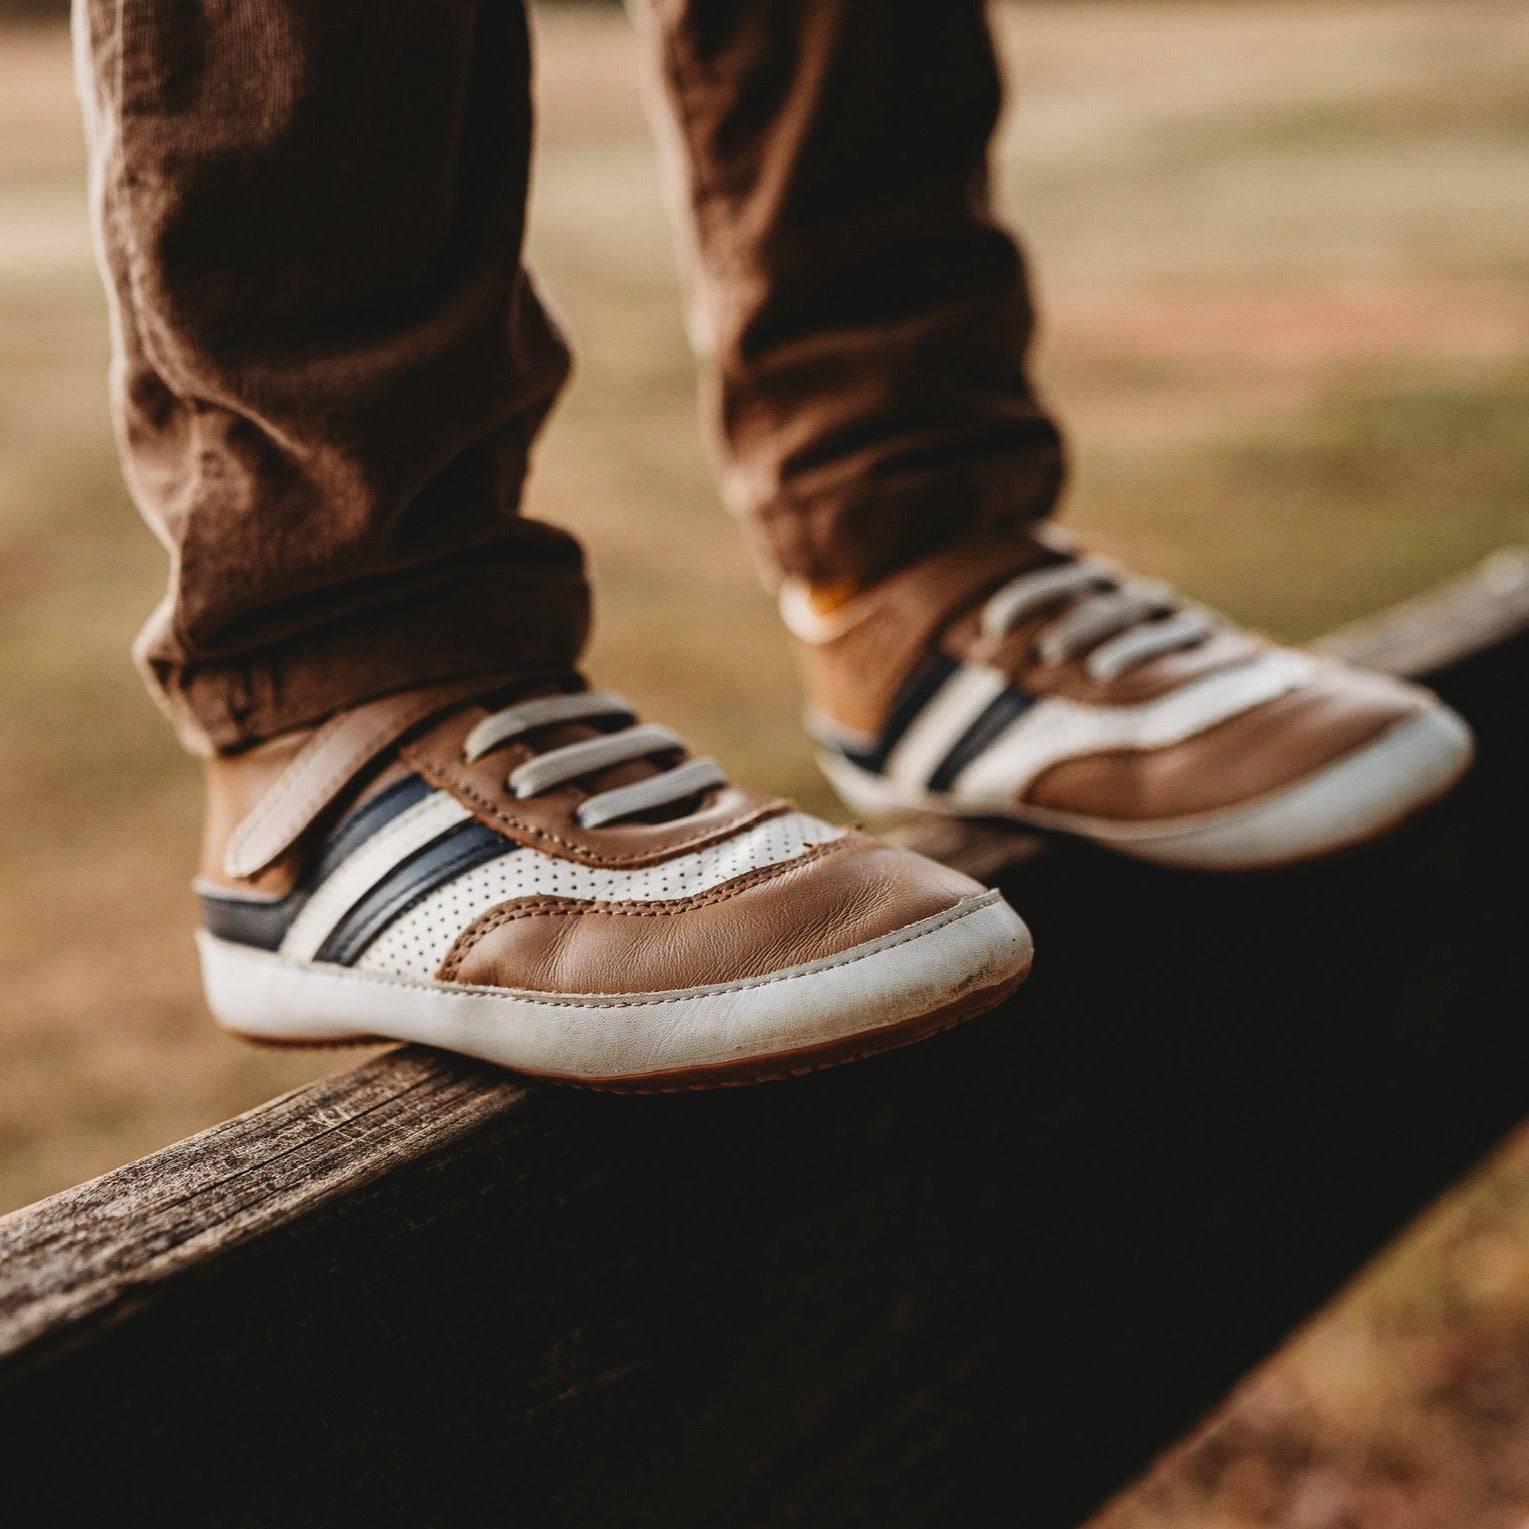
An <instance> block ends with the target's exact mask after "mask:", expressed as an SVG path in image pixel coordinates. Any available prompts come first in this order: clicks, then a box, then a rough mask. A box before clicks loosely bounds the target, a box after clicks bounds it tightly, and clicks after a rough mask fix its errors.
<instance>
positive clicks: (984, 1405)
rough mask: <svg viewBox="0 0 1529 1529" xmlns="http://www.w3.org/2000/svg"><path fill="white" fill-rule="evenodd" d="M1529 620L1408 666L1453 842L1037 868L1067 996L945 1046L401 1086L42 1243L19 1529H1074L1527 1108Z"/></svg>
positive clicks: (79, 1210)
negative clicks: (726, 1080)
mask: <svg viewBox="0 0 1529 1529" xmlns="http://www.w3.org/2000/svg"><path fill="white" fill-rule="evenodd" d="M1503 566H1505V565H1499V571H1498V573H1497V574H1495V575H1493V576H1492V577H1493V580H1494V581H1495V582H1493V584H1492V588H1493V589H1494V590H1497V591H1499V592H1500V591H1501V589H1502V587H1503V585H1502V582H1501V568H1502V567H1503ZM1520 594H1521V592H1520ZM1520 594H1515V595H1513V596H1512V597H1511V598H1508V599H1507V600H1505V601H1504V602H1498V603H1497V604H1495V605H1493V609H1492V613H1491V614H1490V617H1488V616H1487V615H1485V614H1484V613H1483V604H1484V602H1483V601H1482V600H1480V599H1477V598H1475V597H1468V598H1467V597H1462V596H1461V594H1460V591H1459V590H1458V589H1457V590H1456V591H1455V592H1453V593H1451V594H1450V596H1449V598H1448V599H1447V600H1445V601H1444V602H1442V603H1441V604H1438V605H1436V606H1434V607H1432V610H1433V614H1432V615H1430V614H1429V608H1428V607H1427V606H1419V607H1416V608H1414V609H1412V610H1411V611H1410V612H1409V613H1407V615H1406V617H1405V620H1402V619H1401V618H1398V619H1397V620H1396V621H1392V622H1389V623H1381V624H1380V625H1377V626H1374V627H1372V628H1371V629H1370V630H1371V631H1372V632H1375V633H1380V632H1386V631H1390V632H1391V633H1392V634H1393V637H1392V638H1390V639H1388V642H1389V643H1390V646H1389V647H1387V648H1386V652H1387V653H1389V654H1390V656H1391V659H1392V661H1393V662H1400V661H1401V660H1400V659H1399V658H1398V655H1403V656H1405V655H1407V654H1411V655H1414V657H1411V658H1406V664H1407V665H1409V666H1410V665H1413V664H1415V663H1416V662H1418V661H1419V660H1418V659H1417V658H1416V655H1418V654H1424V655H1427V670H1428V675H1429V677H1430V678H1432V679H1433V680H1435V681H1436V682H1437V683H1438V684H1439V686H1440V687H1441V689H1442V690H1443V691H1444V693H1445V694H1446V695H1447V696H1448V697H1449V698H1450V699H1451V700H1453V701H1454V702H1455V703H1456V704H1457V705H1458V706H1460V707H1461V709H1462V710H1463V711H1464V712H1465V714H1466V715H1467V716H1468V717H1469V718H1470V719H1471V720H1472V721H1473V722H1474V723H1475V725H1476V726H1477V728H1478V731H1479V733H1480V735H1481V743H1482V760H1481V764H1480V765H1479V767H1478V768H1477V770H1476V771H1475V772H1474V773H1473V775H1472V777H1471V778H1470V779H1469V781H1468V782H1467V783H1466V785H1465V787H1464V788H1463V789H1462V790H1461V791H1460V792H1459V793H1458V794H1457V795H1456V796H1455V797H1454V798H1453V799H1452V800H1451V801H1450V802H1448V803H1446V804H1445V805H1444V806H1443V807H1442V808H1441V809H1439V810H1437V811H1435V812H1433V813H1431V814H1429V815H1428V816H1427V817H1426V818H1424V819H1423V820H1421V821H1420V822H1419V823H1417V824H1416V825H1414V826H1413V827H1412V828H1410V829H1409V830H1408V831H1406V832H1405V833H1403V834H1401V835H1398V836H1397V837H1395V838H1393V839H1392V840H1390V841H1388V842H1387V843H1385V844H1382V845H1377V846H1374V847H1371V848H1369V849H1366V850H1364V851H1361V852H1356V853H1354V854H1351V855H1349V856H1346V857H1343V858H1341V859H1338V860H1334V861H1331V862H1328V863H1327V864H1324V865H1318V866H1310V867H1303V868H1297V869H1293V870H1290V871H1285V872H1281V873H1278V874H1276V875H1266V876H1257V877H1251V876H1250V877H1196V876H1192V875H1187V874H1181V873H1174V872H1168V871H1163V870H1158V869H1154V868H1152V867H1149V866H1142V865H1132V864H1129V863H1126V862H1122V861H1119V860H1116V859H1112V858H1110V857H1107V856H1105V855H1102V854H1098V853H1093V852H1090V851H1088V850H1086V849H1082V848H1078V847H1061V848H1057V849H1054V850H1048V851H1047V852H1046V853H1045V854H1041V855H1035V856H1032V857H1031V858H1029V859H1027V860H1026V861H1024V862H1023V863H1022V864H1020V865H1018V866H1017V867H1015V868H1014V870H1013V871H1012V873H1011V874H1010V875H1009V876H1008V878H1007V879H1006V880H1005V882H1004V885H1005V887H1006V890H1007V891H1008V892H1009V894H1010V896H1011V898H1012V899H1013V901H1014V902H1015V904H1016V906H1018V907H1019V908H1020V909H1021V910H1022V911H1023V912H1024V913H1025V915H1026V917H1027V918H1028V919H1029V920H1030V922H1031V923H1032V925H1033V927H1034V929H1035V932H1036V936H1037V945H1038V949H1039V951H1040V957H1039V960H1038V963H1037V969H1036V974H1035V976H1034V977H1033V978H1032V980H1031V982H1030V983H1029V984H1028V985H1027V987H1026V988H1025V989H1024V990H1023V991H1022V992H1021V993H1020V994H1019V996H1018V998H1017V999H1016V1000H1015V1001H1014V1002H1013V1003H1011V1004H1010V1005H1008V1006H1006V1007H1005V1009H1004V1010H1002V1011H1001V1012H999V1013H997V1014H994V1015H992V1016H990V1017H988V1018H985V1019H983V1020H980V1021H977V1022H974V1023H972V1024H969V1025H967V1026H964V1027H962V1028H961V1029H960V1030H958V1031H956V1032H954V1033H953V1034H952V1035H950V1036H949V1037H947V1038H945V1039H943V1040H941V1041H938V1042H933V1043H930V1044H928V1045H925V1046H921V1047H917V1048H914V1049H911V1050H909V1051H906V1052H903V1053H898V1054H895V1055H891V1056H887V1057H884V1058H881V1059H877V1060H874V1061H870V1062H866V1063H863V1064H860V1065H857V1066H855V1067H851V1068H845V1069H841V1070H838V1071H835V1072H831V1073H824V1074H821V1075H818V1076H815V1077H811V1078H807V1079H802V1080H798V1081H795V1082H792V1083H788V1084H781V1085H773V1086H767V1087H761V1088H755V1089H747V1090H737V1091H727V1092H724V1093H719V1094H706V1095H695V1096H689V1097H659V1098H641V1099H636V1098H634V1099H622V1098H609V1097H605V1096H599V1095H591V1094H582V1093H578V1092H574V1091H569V1090H561V1089H556V1088H551V1087H541V1086H530V1085H523V1084H521V1083H519V1082H517V1081H515V1080H514V1079H511V1078H509V1077H507V1076H505V1075H503V1074H499V1073H495V1072H493V1071H492V1070H490V1069H487V1068H482V1067H479V1066H477V1065H475V1064H472V1063H468V1062H465V1061H461V1060H459V1059H455V1058H450V1057H444V1056H438V1055H434V1054H431V1053H428V1052H425V1051H422V1050H418V1049H412V1048H411V1049H405V1050H401V1051H398V1052H394V1053H390V1054H388V1055H386V1056H383V1057H381V1058H378V1059H376V1060H373V1061H371V1062H368V1063H367V1064H366V1065H365V1066H363V1067H360V1068H358V1069H357V1070H355V1071H354V1072H352V1073H349V1074H346V1075H345V1076H343V1077H339V1078H334V1079H330V1080H327V1081H326V1082H324V1083H321V1084H318V1085H315V1086H313V1087H311V1088H307V1089H302V1090H299V1091H297V1092H296V1093H293V1094H289V1095H287V1096H285V1097H284V1098H282V1099H279V1100H276V1101H273V1102H272V1103H271V1104H269V1105H267V1106H264V1107H263V1108H261V1109H259V1110H255V1111H252V1112H251V1113H249V1114H248V1115H245V1116H243V1117H241V1118H240V1119H238V1120H235V1121H230V1122H228V1123H227V1124H225V1125H222V1126H219V1127H217V1128H215V1129H214V1130H213V1131H210V1132H206V1133H204V1134H203V1135H201V1136H199V1137H196V1138H194V1139H192V1140H191V1141H189V1142H184V1143H181V1144H180V1145H178V1146H176V1147H172V1148H170V1149H168V1150H167V1151H166V1152H163V1153H159V1154H156V1155H155V1156H153V1157H150V1158H146V1159H144V1160H142V1161H141V1162H138V1163H134V1164H130V1165H129V1166H127V1167H126V1168H123V1169H121V1170H119V1171H117V1172H115V1173H112V1174H108V1175H106V1176H105V1177H104V1178H101V1179H98V1180H95V1181H94V1182H92V1183H90V1184H86V1185H82V1186H80V1187H79V1188H77V1189H74V1190H71V1191H69V1192H67V1193H66V1194H64V1195H60V1196H57V1197H55V1198H53V1199H51V1200H48V1201H44V1202H42V1203H40V1204H39V1205H36V1206H33V1207H30V1208H28V1209H26V1210H24V1211H21V1212H18V1213H16V1214H14V1215H12V1216H11V1217H8V1218H6V1219H5V1220H4V1221H3V1222H0V1356H3V1357H0V1438H3V1439H4V1440H5V1441H6V1450H7V1452H8V1454H9V1456H10V1458H11V1459H12V1461H13V1462H15V1463H18V1464H20V1465H22V1466H24V1468H23V1469H13V1470H12V1471H11V1472H9V1473H8V1486H7V1493H8V1499H9V1504H10V1510H11V1513H12V1515H13V1516H14V1517H15V1519H16V1521H17V1522H22V1523H27V1524H29V1525H30V1524H34V1523H54V1522H57V1523H78V1522H82V1521H89V1519H90V1518H91V1517H92V1516H94V1517H100V1518H110V1519H112V1520H113V1521H115V1520H116V1519H119V1518H124V1517H125V1518H128V1519H129V1520H130V1521H131V1520H132V1519H133V1518H135V1517H139V1516H148V1515H151V1514H152V1516H153V1521H155V1522H157V1523H160V1524H180V1523H188V1524H200V1523H215V1524H218V1525H245V1524H248V1525H267V1526H268V1525H276V1524H324V1525H332V1524H348V1523H352V1522H355V1523H361V1522H365V1523H367V1524H369V1525H370V1524H400V1525H424V1524H443V1525H463V1524H479V1523H484V1524H488V1523H493V1524H500V1523H504V1522H506V1521H517V1522H526V1523H533V1524H537V1525H563V1524H569V1525H572V1524H581V1525H583V1524H593V1525H626V1524H654V1525H666V1526H673V1525H681V1526H683V1525H691V1524H694V1525H702V1524H705V1525H715V1524H720V1523H725V1524H728V1525H761V1526H764V1525H770V1526H774V1525H787V1524H803V1525H812V1526H835V1525H852V1524H856V1525H857V1524H863V1523H866V1522H877V1523H881V1524H886V1525H896V1526H902V1525H907V1526H910V1529H911V1526H915V1525H918V1526H925V1525H928V1524H931V1523H945V1522H962V1521H965V1522H992V1521H994V1519H995V1517H997V1516H1000V1515H1001V1517H1002V1520H1003V1521H1004V1522H1011V1521H1018V1522H1024V1523H1026V1524H1027V1525H1031V1526H1037V1529H1047V1526H1051V1525H1065V1524H1072V1523H1076V1522H1077V1521H1078V1520H1079V1518H1081V1517H1082V1515H1083V1514H1084V1513H1085V1512H1086V1511H1087V1509H1088V1508H1089V1507H1090V1506H1091V1505H1092V1504H1093V1503H1095V1502H1097V1501H1098V1500H1099V1498H1100V1497H1102V1496H1103V1495H1104V1494H1105V1493H1107V1492H1108V1491H1110V1490H1111V1489H1113V1488H1114V1487H1116V1486H1117V1485H1119V1484H1120V1483H1121V1482H1122V1481H1123V1480H1125V1479H1126V1478H1127V1477H1128V1476H1129V1475H1130V1474H1131V1473H1132V1472H1133V1471H1135V1470H1137V1469H1139V1468H1140V1467H1141V1465H1142V1464H1143V1463H1145V1461H1146V1460H1147V1459H1148V1458H1149V1457H1150V1455H1151V1454H1153V1453H1155V1452H1156V1451H1157V1450H1158V1449H1160V1448H1161V1447H1163V1446H1164V1445H1165V1444H1167V1443H1168V1442H1169V1441H1170V1440H1171V1439H1172V1438H1173V1437H1174V1436H1175V1435H1176V1434H1178V1433H1179V1432H1180V1431H1182V1430H1183V1429H1184V1428H1185V1427H1186V1426H1188V1425H1189V1424H1190V1423H1191V1422H1192V1421H1194V1419H1195V1418H1196V1417H1197V1416H1198V1415H1199V1414H1200V1413H1201V1412H1202V1411H1203V1409H1204V1408H1205V1407H1206V1406H1208V1405H1209V1404H1210V1403H1211V1402H1212V1401H1213V1400H1214V1399H1215V1398H1216V1397H1217V1396H1218V1395H1220V1394H1221V1393H1222V1392H1223V1391H1224V1389H1225V1388H1226V1387H1227V1386H1228V1385H1229V1384H1230V1383H1231V1382H1232V1381H1234V1380H1235V1379H1236V1377H1237V1376H1238V1375H1239V1374H1240V1373H1241V1372H1242V1371H1243V1370H1245V1369H1246V1368H1247V1367H1248V1366H1249V1365H1250V1364H1251V1363H1253V1362H1255V1361H1256V1360H1258V1359H1260V1358H1262V1357H1263V1356H1264V1355H1265V1354H1266V1353H1267V1351H1268V1350H1269V1349H1270V1348H1271V1347H1272V1346H1273V1345H1274V1344H1275V1343H1276V1342H1277V1341H1278V1340H1279V1338H1280V1337H1281V1336H1282V1335H1283V1334H1284V1333H1285V1332H1286V1331H1288V1330H1289V1328H1290V1326H1291V1325H1292V1324H1293V1323H1294V1322H1295V1321H1297V1320H1299V1319H1300V1318H1301V1317H1302V1316H1304V1315H1305V1314H1306V1313H1307V1312H1309V1311H1310V1310H1311V1309H1312V1308H1313V1307H1315V1306H1316V1305H1317V1304H1318V1303H1319V1302H1320V1301H1321V1300H1322V1299H1324V1298H1325V1297H1326V1296H1327V1295H1328V1294H1329V1293H1330V1292H1331V1291H1332V1290H1333V1288H1334V1287H1335V1286H1336V1285H1337V1284H1338V1283H1339V1282H1340V1281H1341V1280H1342V1279H1344V1278H1345V1277H1347V1275H1348V1274H1350V1273H1351V1272H1352V1271H1353V1270H1354V1269H1355V1268H1356V1267H1357V1266H1358V1265H1359V1264H1360V1263H1361V1262H1362V1261H1363V1260H1364V1259H1365V1258H1367V1257H1368V1256H1370V1254H1372V1253H1373V1252H1374V1251H1375V1250H1376V1249H1377V1248H1378V1247H1379V1246H1380V1245H1381V1244H1382V1243H1383V1242H1384V1240H1385V1239H1386V1238H1387V1237H1388V1236H1390V1235H1391V1234H1392V1233H1393V1232H1394V1231H1395V1230H1396V1229H1397V1228H1398V1227H1399V1226H1400V1225H1402V1224H1403V1223H1404V1222H1405V1221H1406V1220H1407V1219H1408V1218H1410V1217H1411V1216H1412V1215H1413V1214H1414V1213H1415V1212H1416V1211H1417V1210H1418V1209H1419V1208H1420V1207H1421V1206H1422V1205H1423V1204H1425V1203H1426V1201H1427V1200H1428V1199H1429V1198H1430V1197H1431V1196H1432V1195H1433V1194H1435V1193H1437V1192H1438V1190H1439V1189H1440V1188H1442V1187H1443V1186H1444V1185H1445V1184H1446V1183H1447V1182H1449V1180H1450V1179H1451V1178H1453V1177H1454V1176H1455V1175H1457V1174H1458V1173H1459V1172H1460V1171H1461V1170H1462V1169H1464V1168H1465V1167H1466V1166H1468V1165H1469V1164H1470V1163H1471V1162H1472V1161H1473V1160H1474V1159H1475V1158H1476V1157H1477V1156H1478V1155H1479V1154H1480V1153H1481V1152H1482V1151H1484V1150H1486V1149H1487V1148H1488V1147H1489V1146H1490V1145H1491V1144H1492V1143H1493V1141H1494V1140H1495V1139H1497V1137H1498V1136H1499V1135H1500V1134H1501V1133H1502V1132H1503V1131H1504V1130H1505V1129H1507V1128H1508V1127H1509V1126H1511V1125H1512V1124H1513V1123H1515V1122H1516V1121H1517V1119H1518V1118H1519V1116H1520V1115H1521V1113H1522V1112H1523V1107H1524V1084H1523V1079H1524V1078H1525V1077H1526V1076H1529V1070H1526V1068H1525V1063H1526V1061H1529V1056H1526V1051H1529V1045H1526V1042H1525V1040H1524V1025H1523V1014H1522V1007H1523V1006H1522V1001H1521V998H1519V997H1517V996H1515V994H1514V993H1513V992H1512V990H1511V988H1507V987H1506V985H1505V982H1504V964H1505V960H1506V959H1507V958H1508V957H1509V956H1510V955H1511V953H1512V952H1513V951H1515V950H1516V949H1517V948H1518V945H1519V943H1521V940H1522V930H1523V928H1524V927H1525V916H1526V913H1529V907H1526V905H1525V898H1524V895H1523V893H1522V892H1520V891H1518V890H1517V889H1518V887H1519V886H1520V884H1521V877H1520V876H1519V874H1518V870H1519V865H1520V862H1521V860H1522V846H1523V843H1524V840H1525V834H1526V832H1529V812H1526V808H1525V804H1524V800H1523V791H1522V780H1523V774H1524V769H1525V766H1526V764H1529V718H1526V717H1525V716H1524V715H1523V713H1524V710H1525V709H1524V708H1523V706H1522V704H1521V702H1522V696H1523V693H1524V687H1525V679H1526V677H1529V636H1526V635H1525V629H1526V626H1529V600H1523V599H1521V598H1520ZM1485 603H1490V602H1485ZM1398 633H1400V634H1401V635H1395V634H1398ZM1409 634H1410V635H1409ZM1350 641H1351V642H1355V643H1358V640H1357V639H1354V638H1353V637H1352V634H1351V637H1350ZM1358 645H1360V646H1362V643H1359V644H1358ZM1381 646H1382V645H1381V644H1380V643H1379V642H1378V640H1377V641H1376V647H1375V650H1377V651H1378V650H1379V648H1380V647H1381ZM1350 651H1351V652H1352V651H1353V648H1352V647H1351V648H1350ZM1504 888H1507V889H1508V890H1507V892H1506V893H1504V891H1503V889H1504ZM995 1504H997V1505H998V1511H997V1513H995V1508H994V1505H995Z"/></svg>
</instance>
